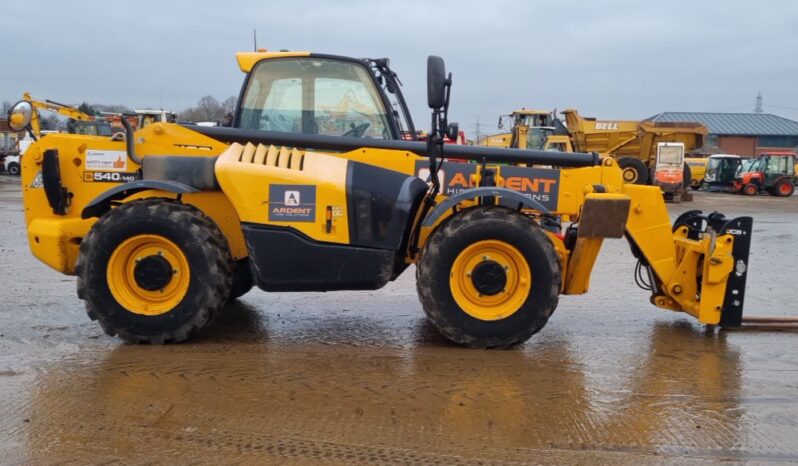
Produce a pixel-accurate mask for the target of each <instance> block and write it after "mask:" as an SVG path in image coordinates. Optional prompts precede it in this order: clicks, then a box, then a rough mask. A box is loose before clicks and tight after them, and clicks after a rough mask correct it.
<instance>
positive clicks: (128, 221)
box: [77, 198, 234, 344]
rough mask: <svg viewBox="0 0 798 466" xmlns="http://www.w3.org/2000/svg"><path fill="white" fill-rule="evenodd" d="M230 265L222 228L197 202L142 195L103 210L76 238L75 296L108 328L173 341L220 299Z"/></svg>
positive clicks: (196, 326)
mask: <svg viewBox="0 0 798 466" xmlns="http://www.w3.org/2000/svg"><path fill="white" fill-rule="evenodd" d="M233 266H234V262H233V259H232V257H231V255H230V249H229V247H228V245H227V241H226V239H225V237H224V235H223V234H222V232H221V231H220V230H219V228H218V227H217V226H216V224H215V223H214V222H213V221H212V220H211V219H210V218H208V217H207V216H206V215H205V214H203V213H202V212H201V211H200V210H198V209H197V208H195V207H193V206H190V205H186V204H182V203H179V202H176V201H173V200H171V199H160V198H158V199H142V200H138V201H133V202H130V203H127V204H123V205H121V206H119V207H117V208H114V209H112V210H111V211H109V212H107V213H106V214H105V215H103V216H102V218H100V219H99V220H98V221H97V223H95V224H94V226H93V227H92V228H91V230H90V231H89V234H88V235H86V237H85V238H83V240H82V241H81V243H80V254H79V256H78V261H77V275H78V296H79V297H80V298H81V299H83V300H84V301H85V304H86V312H87V313H88V315H89V317H90V318H91V319H92V320H97V321H99V323H100V325H101V326H102V328H103V330H105V332H106V333H107V334H108V335H111V336H113V335H118V336H119V338H121V339H122V340H124V341H125V342H127V343H153V344H162V343H167V342H180V341H183V340H186V339H188V338H190V337H191V336H192V335H194V334H195V333H197V332H199V331H201V330H203V329H204V328H206V327H207V326H208V324H210V323H211V322H212V321H213V319H214V317H215V316H216V314H217V313H218V312H219V311H220V310H221V309H222V308H223V307H224V305H225V303H226V302H227V298H228V297H229V296H230V289H231V286H232V279H233Z"/></svg>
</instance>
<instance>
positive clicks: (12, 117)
mask: <svg viewBox="0 0 798 466" xmlns="http://www.w3.org/2000/svg"><path fill="white" fill-rule="evenodd" d="M32 118H33V106H32V105H31V104H30V102H28V101H27V100H20V101H19V102H17V103H16V104H14V106H13V107H11V110H9V111H8V126H9V127H10V128H11V129H12V130H14V131H22V130H23V129H25V128H27V127H28V125H29V124H30V120H31V119H32Z"/></svg>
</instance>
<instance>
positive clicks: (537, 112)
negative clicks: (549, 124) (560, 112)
mask: <svg viewBox="0 0 798 466" xmlns="http://www.w3.org/2000/svg"><path fill="white" fill-rule="evenodd" d="M513 113H514V114H516V115H548V114H550V113H551V111H549V110H533V109H528V108H522V109H521V110H515V111H514V112H513Z"/></svg>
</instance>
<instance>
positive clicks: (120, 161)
mask: <svg viewBox="0 0 798 466" xmlns="http://www.w3.org/2000/svg"><path fill="white" fill-rule="evenodd" d="M86 170H92V171H120V172H123V171H126V170H127V154H126V153H125V151H122V150H88V151H86Z"/></svg>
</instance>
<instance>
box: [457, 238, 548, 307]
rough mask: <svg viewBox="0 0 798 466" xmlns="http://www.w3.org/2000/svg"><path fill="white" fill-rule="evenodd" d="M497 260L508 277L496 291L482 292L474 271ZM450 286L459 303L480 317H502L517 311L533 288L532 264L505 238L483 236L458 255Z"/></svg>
mask: <svg viewBox="0 0 798 466" xmlns="http://www.w3.org/2000/svg"><path fill="white" fill-rule="evenodd" d="M494 263H495V264H498V265H499V266H500V267H501V268H502V269H503V270H504V274H505V277H506V281H505V283H504V287H503V289H502V290H501V291H499V292H497V293H496V294H485V293H483V292H480V291H479V290H478V289H477V287H476V285H475V284H474V278H473V274H474V272H475V270H476V269H477V268H478V267H479V266H480V264H491V266H493V267H495V265H493V264H494ZM449 288H450V289H451V292H452V296H453V297H454V300H455V302H456V303H457V305H458V306H460V308H461V309H462V310H463V311H464V312H465V313H466V314H468V315H470V316H471V317H474V318H475V319H480V320H500V319H505V318H507V317H509V316H511V315H513V314H515V312H516V311H518V309H520V308H521V305H523V304H524V302H525V301H526V300H527V297H528V296H529V292H530V290H531V289H532V272H531V270H530V269H529V264H528V263H527V261H526V258H524V255H523V254H521V251H519V250H518V249H516V248H515V247H514V246H511V245H510V244H508V243H505V242H504V241H498V240H484V241H479V242H477V243H474V244H472V245H470V246H468V247H467V248H465V249H464V250H463V251H462V252H461V253H460V254H459V255H458V256H457V258H455V260H454V263H453V264H452V269H451V273H450V275H449Z"/></svg>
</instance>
